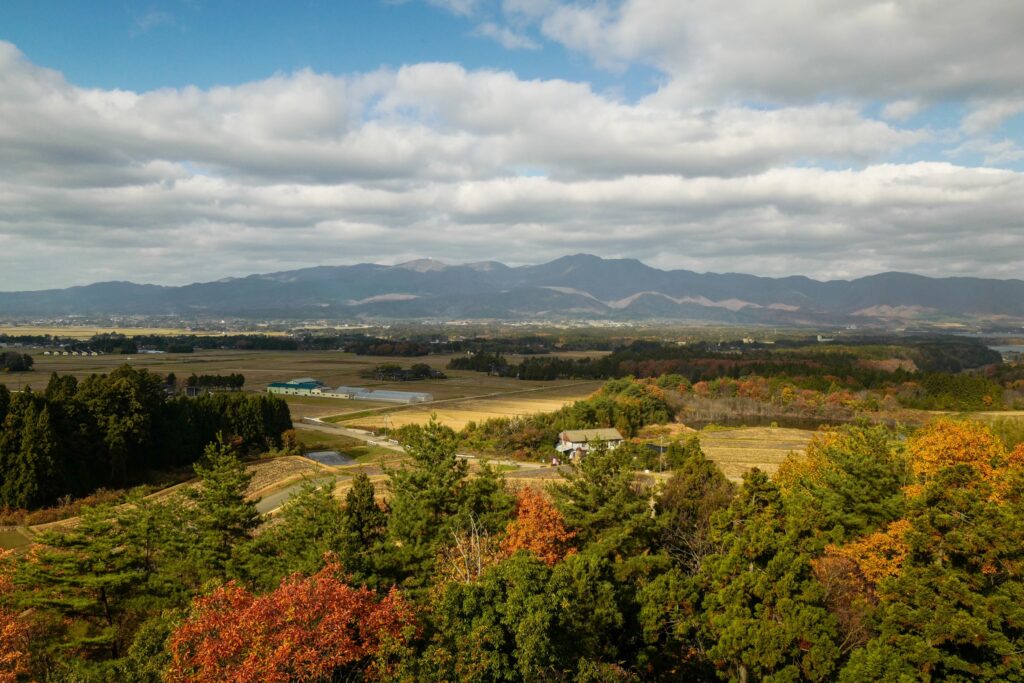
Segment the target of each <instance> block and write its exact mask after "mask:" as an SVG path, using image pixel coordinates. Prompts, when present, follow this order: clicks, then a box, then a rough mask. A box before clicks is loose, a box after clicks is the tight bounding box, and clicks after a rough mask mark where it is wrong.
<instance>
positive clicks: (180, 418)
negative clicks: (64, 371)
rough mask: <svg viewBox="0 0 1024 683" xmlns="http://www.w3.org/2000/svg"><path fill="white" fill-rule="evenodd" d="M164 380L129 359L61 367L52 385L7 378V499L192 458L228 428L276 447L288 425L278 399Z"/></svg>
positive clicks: (111, 482) (2, 399)
mask: <svg viewBox="0 0 1024 683" xmlns="http://www.w3.org/2000/svg"><path fill="white" fill-rule="evenodd" d="M163 388H164V380H163V379H162V378H160V377H159V376H158V375H155V374H153V373H151V372H148V371H146V370H136V369H134V368H131V367H130V366H123V367H121V368H118V369H117V370H114V371H113V372H111V373H110V374H109V375H92V376H90V377H87V378H86V379H84V380H82V381H81V382H79V381H78V380H77V379H76V378H75V377H73V376H71V375H57V374H56V373H54V375H53V376H52V377H51V378H50V382H49V383H48V385H47V387H46V390H45V391H43V392H38V393H37V392H33V391H32V390H30V389H26V390H24V391H22V392H18V393H11V392H9V391H8V390H7V389H6V388H5V387H2V386H0V506H6V507H10V508H34V507H39V506H44V505H50V504H53V503H54V502H56V501H57V500H58V499H60V498H63V497H65V496H76V497H77V496H81V495H85V494H88V493H90V492H92V491H93V490H95V489H97V488H100V487H108V488H120V487H123V486H125V485H127V484H129V483H131V482H133V481H136V480H137V479H138V478H139V477H140V476H142V475H143V474H144V473H146V472H151V471H159V470H165V469H170V468H176V467H181V466H187V465H190V464H191V463H193V462H195V461H196V460H197V459H198V458H199V457H200V456H201V455H202V454H203V448H204V447H205V446H206V445H207V444H208V443H210V442H211V441H213V440H214V439H216V438H217V436H218V435H219V434H220V435H225V436H226V437H230V438H233V439H235V440H236V441H237V442H238V444H239V447H240V448H242V449H244V450H246V451H249V450H258V449H265V448H267V447H268V446H273V447H279V446H280V445H281V435H282V433H283V432H284V431H286V430H288V429H290V428H291V418H290V415H289V412H288V406H287V404H286V403H285V402H284V401H282V400H281V399H280V398H278V397H274V396H270V395H265V394H255V395H244V394H211V395H205V396H200V397H198V398H195V399H189V398H185V397H168V396H167V394H166V392H165V391H164V390H163Z"/></svg>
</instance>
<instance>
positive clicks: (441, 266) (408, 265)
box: [395, 258, 448, 273]
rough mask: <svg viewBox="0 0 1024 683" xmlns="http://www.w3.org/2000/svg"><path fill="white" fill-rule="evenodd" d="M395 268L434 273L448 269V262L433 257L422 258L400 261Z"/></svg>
mask: <svg viewBox="0 0 1024 683" xmlns="http://www.w3.org/2000/svg"><path fill="white" fill-rule="evenodd" d="M395 268H404V269H405V270H412V271H415V272H417V273H433V272H438V271H442V270H447V268H448V264H447V263H444V262H443V261H438V260H436V259H432V258H421V259H415V260H413V261H406V262H405V263H399V264H398V265H397V266H395Z"/></svg>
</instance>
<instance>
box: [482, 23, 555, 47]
mask: <svg viewBox="0 0 1024 683" xmlns="http://www.w3.org/2000/svg"><path fill="white" fill-rule="evenodd" d="M475 33H476V34H477V35H479V36H483V37H484V38H490V39H491V40H493V41H495V42H497V43H498V44H500V45H501V46H502V47H503V48H505V49H506V50H539V49H540V44H539V43H538V42H537V41H535V40H533V39H532V38H530V37H529V36H527V35H524V34H521V33H516V32H515V31H513V30H512V29H510V28H508V27H507V26H498V25H497V24H495V23H494V22H486V23H483V24H480V25H479V26H478V27H477V28H476V31H475Z"/></svg>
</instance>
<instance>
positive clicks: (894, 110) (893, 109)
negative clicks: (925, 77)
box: [882, 99, 925, 121]
mask: <svg viewBox="0 0 1024 683" xmlns="http://www.w3.org/2000/svg"><path fill="white" fill-rule="evenodd" d="M924 109H925V103H924V102H922V101H921V100H918V99H910V100H895V101H894V102H890V103H889V104H887V105H885V107H883V108H882V118H883V119H885V120H887V121H906V120H907V119H909V118H912V117H914V116H917V115H918V114H920V113H921V111H923V110H924Z"/></svg>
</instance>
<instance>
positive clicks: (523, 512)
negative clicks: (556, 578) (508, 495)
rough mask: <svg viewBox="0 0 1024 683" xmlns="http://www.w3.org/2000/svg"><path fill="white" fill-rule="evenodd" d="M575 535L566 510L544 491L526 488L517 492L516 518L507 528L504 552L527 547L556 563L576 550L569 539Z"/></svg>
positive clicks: (551, 562) (530, 550) (504, 553)
mask: <svg viewBox="0 0 1024 683" xmlns="http://www.w3.org/2000/svg"><path fill="white" fill-rule="evenodd" d="M575 535H576V532H574V531H568V530H566V528H565V519H564V518H563V517H562V513H561V512H559V511H558V509H557V508H555V506H554V505H552V504H551V503H550V502H549V501H548V500H547V499H546V498H545V497H544V496H543V495H541V494H540V493H538V492H536V491H534V490H533V489H531V488H523V489H520V490H519V491H518V493H516V518H515V519H513V520H512V521H511V522H509V523H508V527H506V529H505V538H504V539H502V542H501V554H502V556H504V557H508V556H510V555H513V554H515V553H516V552H518V551H520V550H526V551H527V552H531V553H533V554H535V555H536V556H537V557H539V558H540V559H541V561H543V562H544V563H546V564H548V565H555V564H557V563H558V562H559V561H560V560H561V559H562V558H563V557H565V556H566V555H567V554H569V553H570V552H572V550H571V549H570V547H569V542H570V541H571V540H572V538H573V536H575Z"/></svg>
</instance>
